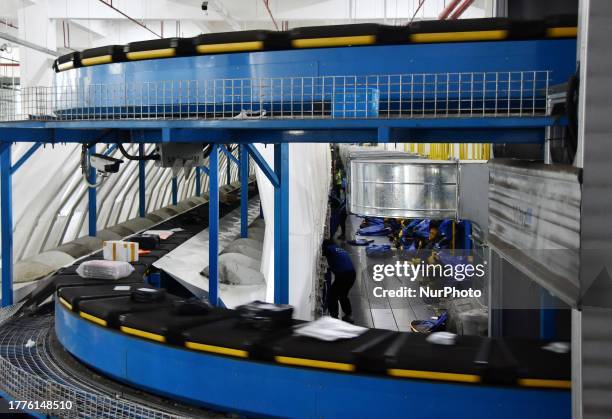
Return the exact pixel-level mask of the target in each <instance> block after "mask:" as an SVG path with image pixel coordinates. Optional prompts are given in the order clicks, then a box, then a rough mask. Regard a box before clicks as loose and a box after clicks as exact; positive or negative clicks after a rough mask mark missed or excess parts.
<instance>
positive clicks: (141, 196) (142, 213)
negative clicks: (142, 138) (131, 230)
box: [138, 144, 147, 217]
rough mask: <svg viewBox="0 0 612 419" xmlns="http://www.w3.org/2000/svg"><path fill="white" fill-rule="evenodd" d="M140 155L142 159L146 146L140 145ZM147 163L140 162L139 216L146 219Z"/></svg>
mask: <svg viewBox="0 0 612 419" xmlns="http://www.w3.org/2000/svg"><path fill="white" fill-rule="evenodd" d="M138 155H139V156H140V157H142V156H144V155H145V148H144V144H138ZM146 163H147V162H146V161H145V160H139V161H138V214H139V215H140V216H141V217H144V216H145V214H146V213H147V201H146V199H145V190H146V180H145V168H146Z"/></svg>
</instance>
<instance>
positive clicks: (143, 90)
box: [0, 71, 550, 121]
mask: <svg viewBox="0 0 612 419" xmlns="http://www.w3.org/2000/svg"><path fill="white" fill-rule="evenodd" d="M549 80H550V72H549V71H509V72H465V73H417V74H394V75H361V76H350V75H342V76H319V77H271V78H270V77H267V78H251V79H248V78H237V79H207V80H161V81H150V82H130V83H122V84H84V83H81V84H75V85H71V86H53V87H28V88H23V89H21V90H8V91H0V119H1V120H3V121H14V120H61V121H64V120H112V119H261V118H272V119H283V118H293V119H309V118H333V119H347V118H423V117H436V118H440V117H453V116H461V117H475V116H535V115H544V114H545V112H546V97H547V94H548V88H549Z"/></svg>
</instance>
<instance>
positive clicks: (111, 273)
mask: <svg viewBox="0 0 612 419" xmlns="http://www.w3.org/2000/svg"><path fill="white" fill-rule="evenodd" d="M132 272H134V267H133V266H132V265H130V264H129V263H128V262H121V261H115V260H88V261H85V262H83V263H81V264H80V265H79V267H78V268H77V269H76V273H77V274H79V276H81V277H82V278H95V279H110V280H113V279H121V278H125V277H127V276H129V275H130V274H131V273H132Z"/></svg>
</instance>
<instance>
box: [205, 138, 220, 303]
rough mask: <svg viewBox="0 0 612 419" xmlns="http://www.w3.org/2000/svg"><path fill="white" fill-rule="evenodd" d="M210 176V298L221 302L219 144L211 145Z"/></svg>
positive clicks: (215, 301) (211, 301)
mask: <svg viewBox="0 0 612 419" xmlns="http://www.w3.org/2000/svg"><path fill="white" fill-rule="evenodd" d="M211 147H212V150H211V151H210V157H209V166H208V176H209V179H210V180H209V188H208V189H209V191H208V193H209V198H208V300H209V302H210V303H211V304H212V305H215V306H216V305H218V304H219V297H218V291H217V289H218V285H219V275H218V262H219V146H218V145H217V144H212V145H211Z"/></svg>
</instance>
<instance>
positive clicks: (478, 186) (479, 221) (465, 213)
mask: <svg viewBox="0 0 612 419" xmlns="http://www.w3.org/2000/svg"><path fill="white" fill-rule="evenodd" d="M459 173H460V174H459V218H461V219H463V220H470V221H472V222H473V223H475V224H476V225H477V227H478V230H479V231H480V232H481V235H482V237H481V239H482V240H485V239H486V237H487V232H488V230H489V209H488V195H487V193H486V191H487V190H488V188H489V167H488V166H487V163H486V162H484V161H462V162H461V163H460V164H459Z"/></svg>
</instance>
